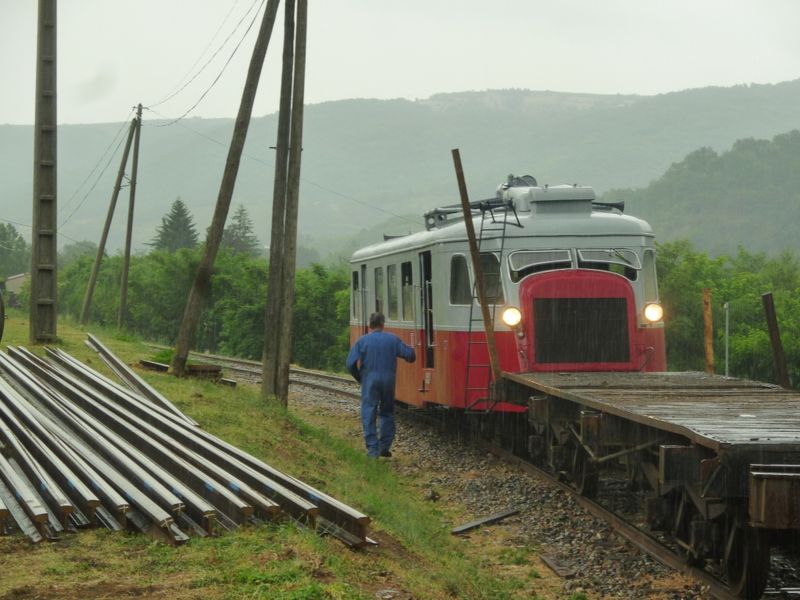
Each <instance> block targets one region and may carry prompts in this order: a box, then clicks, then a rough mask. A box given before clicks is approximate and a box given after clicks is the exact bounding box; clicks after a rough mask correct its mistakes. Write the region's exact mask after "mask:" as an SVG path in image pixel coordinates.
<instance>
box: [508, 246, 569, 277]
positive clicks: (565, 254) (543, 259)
mask: <svg viewBox="0 0 800 600" xmlns="http://www.w3.org/2000/svg"><path fill="white" fill-rule="evenodd" d="M508 266H509V269H510V271H511V281H513V282H514V283H517V282H518V281H519V280H520V279H522V278H524V277H527V276H528V275H531V274H532V273H541V272H543V271H552V270H554V269H570V268H572V253H571V252H570V251H569V250H567V249H559V250H519V251H517V252H512V253H511V255H510V256H509V257H508Z"/></svg>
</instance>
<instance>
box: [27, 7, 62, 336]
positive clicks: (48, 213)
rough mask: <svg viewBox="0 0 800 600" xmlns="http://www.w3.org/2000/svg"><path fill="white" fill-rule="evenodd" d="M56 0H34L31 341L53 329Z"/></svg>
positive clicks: (55, 307) (55, 242)
mask: <svg viewBox="0 0 800 600" xmlns="http://www.w3.org/2000/svg"><path fill="white" fill-rule="evenodd" d="M56 48H57V46H56V0H39V24H38V32H37V46H36V118H35V123H34V140H33V232H32V234H31V305H30V330H29V333H30V335H29V337H30V341H31V343H34V344H35V343H39V342H52V341H54V340H55V339H56V329H57V320H58V319H57V314H58V313H57V306H56V301H57V272H56V258H57V257H56V253H57V251H58V238H57V236H56V229H57V220H56V219H57V215H58V204H57V202H56V192H57V176H56V175H57V170H56V157H57V154H58V152H57V138H56V128H57V111H56V108H57V102H56Z"/></svg>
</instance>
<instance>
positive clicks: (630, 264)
mask: <svg viewBox="0 0 800 600" xmlns="http://www.w3.org/2000/svg"><path fill="white" fill-rule="evenodd" d="M578 268H579V269H596V270H600V271H611V272H612V273H617V274H618V275H623V276H625V277H627V278H628V279H630V280H631V281H636V279H637V277H638V276H639V271H640V270H641V269H642V263H641V261H640V260H639V255H638V254H636V252H634V251H633V250H627V249H625V248H597V249H583V248H582V249H579V250H578Z"/></svg>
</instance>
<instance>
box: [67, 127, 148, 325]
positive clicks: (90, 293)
mask: <svg viewBox="0 0 800 600" xmlns="http://www.w3.org/2000/svg"><path fill="white" fill-rule="evenodd" d="M135 131H136V119H135V118H134V119H132V120H131V126H130V129H129V130H128V140H127V141H126V142H125V150H124V151H123V153H122V160H121V161H120V163H119V171H118V172H117V181H116V182H115V183H114V192H113V193H112V194H111V202H109V204H108V213H107V214H106V222H105V224H104V225H103V233H102V235H101V236H100V244H99V245H98V246H97V254H96V255H95V257H94V265H92V273H91V274H90V275H89V283H88V284H87V285H86V293H85V294H84V296H83V305H82V306H81V318H80V323H81V325H86V322H87V321H88V320H89V312H90V311H91V310H92V298H93V297H94V288H95V285H96V284H97V275H98V273H99V272H100V263H101V262H102V261H103V254H105V251H106V241H108V231H109V229H111V221H112V220H113V219H114V210H115V209H116V207H117V198H119V191H120V190H121V189H122V178H123V177H124V176H125V165H127V164H128V154H129V153H130V151H131V142H132V141H133V135H134V132H135Z"/></svg>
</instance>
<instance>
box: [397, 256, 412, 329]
mask: <svg viewBox="0 0 800 600" xmlns="http://www.w3.org/2000/svg"><path fill="white" fill-rule="evenodd" d="M400 280H401V283H402V289H403V320H404V321H413V320H414V280H413V278H412V274H411V262H404V263H402V264H401V265H400Z"/></svg>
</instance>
